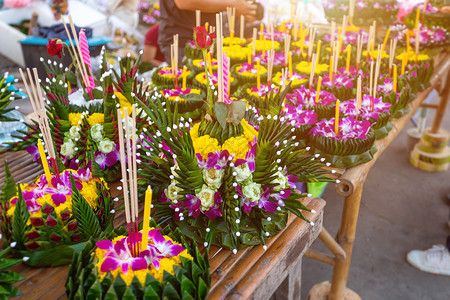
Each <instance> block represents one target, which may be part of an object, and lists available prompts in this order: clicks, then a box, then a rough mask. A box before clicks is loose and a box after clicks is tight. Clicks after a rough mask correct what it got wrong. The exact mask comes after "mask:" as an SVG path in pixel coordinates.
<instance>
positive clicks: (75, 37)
mask: <svg viewBox="0 0 450 300" xmlns="http://www.w3.org/2000/svg"><path fill="white" fill-rule="evenodd" d="M69 24H70V28H71V29H72V35H73V39H74V40H75V45H76V46H77V50H78V55H79V56H80V60H81V66H82V70H83V74H84V78H85V80H86V86H88V84H89V81H88V75H87V71H86V65H85V62H84V59H83V54H82V53H81V48H80V44H79V43H78V37H77V31H76V30H75V25H74V24H73V21H72V16H71V15H69ZM80 69H81V68H80Z"/></svg>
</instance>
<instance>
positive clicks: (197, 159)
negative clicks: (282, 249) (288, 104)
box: [141, 90, 329, 249]
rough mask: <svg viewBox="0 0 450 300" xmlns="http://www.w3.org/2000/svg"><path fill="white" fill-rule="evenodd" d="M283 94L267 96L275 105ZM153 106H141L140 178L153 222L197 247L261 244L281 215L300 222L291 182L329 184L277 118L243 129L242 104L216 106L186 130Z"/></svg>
mask: <svg viewBox="0 0 450 300" xmlns="http://www.w3.org/2000/svg"><path fill="white" fill-rule="evenodd" d="M285 93H286V92H284V93H282V92H281V91H280V90H278V92H277V93H276V95H274V94H273V93H271V95H270V97H271V98H272V99H273V98H275V99H276V100H272V101H277V102H281V101H282V99H284V95H285ZM266 98H267V96H266ZM161 105H162V104H161V103H160V102H156V103H151V104H150V106H149V107H144V106H142V107H141V108H142V109H144V110H145V111H146V112H147V114H148V115H149V116H151V119H152V123H153V126H152V127H149V128H148V129H147V132H148V133H149V134H151V140H148V142H147V144H146V145H145V147H147V148H149V149H150V150H149V151H147V153H146V155H144V156H143V158H144V161H143V163H142V164H141V168H142V173H141V175H142V176H144V179H146V180H148V181H150V182H153V183H155V184H156V183H157V186H156V188H155V192H156V193H155V194H156V195H157V199H158V202H159V203H158V204H155V206H156V207H157V213H156V215H155V217H156V216H158V217H159V218H160V220H164V221H163V222H167V223H169V224H170V225H171V226H173V227H179V228H180V230H181V231H182V232H186V233H189V235H190V236H192V237H193V238H194V239H196V240H197V241H202V242H203V241H204V240H205V237H206V235H207V234H208V232H214V233H213V240H212V242H213V243H215V244H218V245H221V246H224V247H227V248H231V249H238V248H241V247H244V246H246V245H255V244H260V243H265V239H267V238H268V237H269V236H272V235H274V234H276V233H277V232H278V231H279V230H280V229H281V228H284V226H286V220H287V215H288V214H287V213H288V212H293V213H295V214H296V215H297V216H299V217H302V213H301V212H300V211H299V210H298V209H297V207H298V205H300V207H301V209H305V208H304V207H303V206H301V203H299V202H298V200H297V199H298V198H299V197H302V195H301V194H298V193H297V192H296V191H295V182H297V181H298V180H300V179H301V180H302V181H309V180H316V179H317V180H325V181H327V180H329V179H326V177H323V176H322V174H323V173H322V171H321V170H319V168H320V167H321V163H320V162H318V161H317V162H316V161H315V160H312V163H310V162H311V157H310V156H308V155H306V156H304V154H303V152H304V150H300V149H299V148H296V147H298V146H299V145H298V144H295V142H293V141H292V139H290V138H289V136H290V132H291V130H290V129H291V128H289V127H287V126H284V125H283V124H284V123H283V122H285V118H282V117H281V116H277V115H276V114H273V116H274V117H270V116H268V117H261V118H260V119H259V121H257V123H256V124H250V123H248V122H247V121H245V120H243V117H244V114H245V113H246V108H245V107H246V103H245V102H244V101H233V102H231V104H226V103H224V102H216V103H215V104H214V109H213V110H209V111H213V112H214V113H213V115H209V116H208V117H206V118H205V119H204V120H202V121H201V122H200V123H197V124H195V125H194V124H191V123H189V122H188V123H186V122H180V121H179V118H178V116H177V115H176V111H175V113H174V112H173V111H171V110H169V109H167V111H166V112H164V111H162V110H161V109H160V107H161ZM150 112H152V113H150ZM247 113H251V111H250V110H249V111H247ZM279 113H280V109H279V106H278V114H279ZM169 116H170V117H169ZM168 117H169V119H167V118H168ZM252 119H258V118H252ZM165 120H170V121H169V123H167V121H165ZM272 132H278V133H279V134H278V135H277V136H274V135H273V134H271V133H272ZM283 141H285V142H283ZM158 145H164V146H163V148H159V147H158ZM290 151H294V152H293V153H292V154H289V153H290ZM288 152H289V153H288ZM157 157H162V159H161V158H157ZM275 158H276V159H275ZM305 163H306V165H308V167H306V169H305ZM205 228H207V229H206V231H205ZM261 233H262V234H261Z"/></svg>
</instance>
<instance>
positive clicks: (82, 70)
mask: <svg viewBox="0 0 450 300" xmlns="http://www.w3.org/2000/svg"><path fill="white" fill-rule="evenodd" d="M61 19H62V21H63V25H64V29H65V31H66V34H67V37H68V38H69V43H70V46H71V47H72V53H73V55H74V56H75V60H76V64H77V67H78V71H79V74H80V76H81V79H82V81H83V83H84V86H85V87H86V88H87V87H88V86H89V77H88V73H87V70H86V65H85V62H84V59H83V54H82V53H81V48H80V43H79V42H78V37H77V31H76V30H75V25H74V24H73V21H72V16H71V15H69V24H70V29H71V31H72V36H73V41H72V37H71V35H70V31H69V29H68V28H67V25H66V21H65V20H64V17H62V16H61Z"/></svg>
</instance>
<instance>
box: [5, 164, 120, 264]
mask: <svg viewBox="0 0 450 300" xmlns="http://www.w3.org/2000/svg"><path fill="white" fill-rule="evenodd" d="M5 171H6V175H7V177H6V180H5V184H4V186H3V191H2V197H1V200H2V218H3V220H4V222H3V223H2V232H3V234H4V235H5V239H6V241H7V242H8V243H9V244H10V245H11V246H12V247H13V248H14V250H15V251H17V252H18V253H20V254H21V255H22V256H23V257H24V261H25V262H26V263H27V264H29V265H32V266H58V265H63V264H67V263H70V261H71V259H72V255H73V253H74V252H77V251H79V250H80V247H81V248H82V246H83V242H85V241H87V240H88V239H89V238H91V237H96V236H98V235H99V234H100V232H102V231H110V230H111V226H112V220H113V218H114V210H113V206H114V205H113V201H112V198H111V195H110V193H109V188H108V185H107V184H106V182H105V181H104V180H103V179H101V178H98V177H94V175H93V173H92V172H91V170H90V169H83V168H80V169H77V170H74V169H66V170H62V171H61V172H60V173H59V174H58V173H56V174H50V178H48V177H47V175H48V174H45V175H42V176H39V177H38V178H37V179H36V181H35V182H33V183H31V184H20V185H19V186H17V187H16V185H15V183H14V180H13V178H12V176H11V173H10V172H9V169H8V167H7V165H6V164H5Z"/></svg>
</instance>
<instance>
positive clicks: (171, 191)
mask: <svg viewBox="0 0 450 300" xmlns="http://www.w3.org/2000/svg"><path fill="white" fill-rule="evenodd" d="M173 182H176V181H174V180H173V181H172V182H171V183H170V185H169V186H168V187H167V189H166V190H165V191H164V193H165V194H166V197H167V198H168V199H169V200H171V201H172V202H173V201H175V200H178V199H180V198H181V195H178V193H179V192H180V191H181V188H179V187H177V186H176V185H172V183H173Z"/></svg>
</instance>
